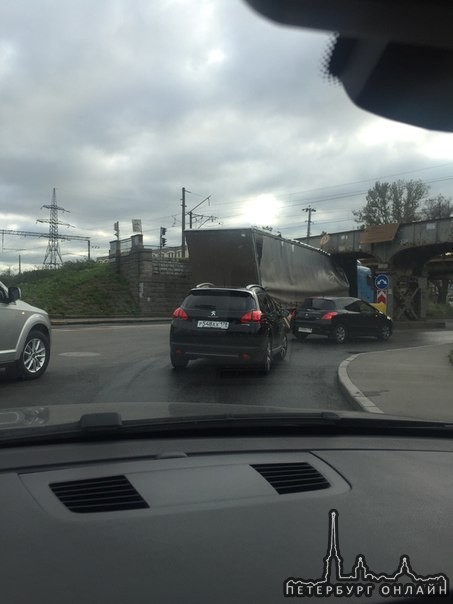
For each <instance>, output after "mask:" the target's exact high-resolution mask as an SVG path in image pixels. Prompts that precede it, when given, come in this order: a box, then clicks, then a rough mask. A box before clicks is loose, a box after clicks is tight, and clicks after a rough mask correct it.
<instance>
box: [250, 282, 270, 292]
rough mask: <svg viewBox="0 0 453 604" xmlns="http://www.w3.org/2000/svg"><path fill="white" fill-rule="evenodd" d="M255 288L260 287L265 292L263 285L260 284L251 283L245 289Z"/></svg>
mask: <svg viewBox="0 0 453 604" xmlns="http://www.w3.org/2000/svg"><path fill="white" fill-rule="evenodd" d="M254 287H258V288H259V289H262V290H263V291H265V290H264V287H263V286H262V285H260V284H259V283H249V285H247V286H246V288H245V289H252V288H254Z"/></svg>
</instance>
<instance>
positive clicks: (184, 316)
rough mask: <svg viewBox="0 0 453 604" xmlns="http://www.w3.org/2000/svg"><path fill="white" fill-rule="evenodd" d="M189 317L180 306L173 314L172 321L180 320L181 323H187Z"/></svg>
mask: <svg viewBox="0 0 453 604" xmlns="http://www.w3.org/2000/svg"><path fill="white" fill-rule="evenodd" d="M188 318H189V317H188V316H187V313H186V311H185V310H184V309H183V308H181V307H180V306H179V307H178V308H177V309H176V310H175V312H174V313H173V319H182V320H183V321H187V319H188Z"/></svg>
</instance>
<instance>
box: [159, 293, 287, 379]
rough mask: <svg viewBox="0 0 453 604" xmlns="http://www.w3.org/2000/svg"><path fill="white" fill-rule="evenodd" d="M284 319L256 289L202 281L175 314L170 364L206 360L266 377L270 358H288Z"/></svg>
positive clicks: (178, 365) (181, 365) (283, 313)
mask: <svg viewBox="0 0 453 604" xmlns="http://www.w3.org/2000/svg"><path fill="white" fill-rule="evenodd" d="M288 316H289V312H288V311H287V310H285V309H283V308H281V307H280V306H279V304H278V303H277V302H276V301H275V300H274V299H273V298H272V297H271V296H269V294H268V293H267V292H266V291H265V289H264V288H263V287H261V286H260V285H247V287H241V288H236V287H215V286H214V285H213V284H211V283H201V284H200V285H198V286H197V287H195V288H193V289H192V290H191V291H190V293H189V295H188V296H187V297H186V299H185V300H184V302H183V303H182V304H181V306H179V307H178V308H177V309H176V310H175V311H174V313H173V321H172V324H171V328H170V360H171V363H172V365H173V367H174V368H175V369H183V368H185V367H187V364H188V362H189V361H190V360H192V359H198V358H210V359H215V360H219V361H222V362H223V363H224V364H228V365H229V364H231V365H238V364H240V365H244V366H248V367H250V368H256V369H258V370H260V371H262V372H263V373H269V371H270V369H271V365H272V361H273V358H274V357H277V356H278V357H279V358H280V359H284V358H285V356H286V351H287V347H288V340H287V332H288V321H287V317H288Z"/></svg>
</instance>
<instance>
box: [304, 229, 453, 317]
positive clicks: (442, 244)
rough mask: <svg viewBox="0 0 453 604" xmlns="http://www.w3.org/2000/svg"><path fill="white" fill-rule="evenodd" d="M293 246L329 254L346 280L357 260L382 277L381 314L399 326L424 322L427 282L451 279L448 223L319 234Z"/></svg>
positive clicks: (452, 232) (452, 240) (452, 246)
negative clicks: (404, 322) (383, 298)
mask: <svg viewBox="0 0 453 604" xmlns="http://www.w3.org/2000/svg"><path fill="white" fill-rule="evenodd" d="M298 241H303V242H304V243H309V244H310V245H313V246H314V247H319V248H321V249H323V250H325V251H326V252H329V253H330V254H332V256H333V257H334V259H335V260H336V261H337V263H338V264H339V265H341V266H342V267H343V268H344V269H345V271H346V273H347V274H348V276H350V275H355V274H356V271H355V265H356V261H357V260H361V261H362V262H363V263H364V264H366V265H367V266H370V267H371V268H372V269H373V272H374V273H375V274H377V273H384V274H386V275H387V276H388V277H389V286H388V289H387V290H386V295H387V311H388V313H389V314H390V315H391V316H392V317H393V318H394V319H396V320H399V321H401V320H413V321H417V320H422V319H425V318H426V313H427V309H428V293H429V286H428V281H429V279H453V217H450V218H442V219H439V220H424V221H419V222H411V223H398V224H383V225H377V226H372V227H368V228H366V229H357V230H353V231H343V232H341V233H324V234H322V235H319V236H315V237H310V239H309V240H307V238H299V239H298ZM352 285H355V284H352Z"/></svg>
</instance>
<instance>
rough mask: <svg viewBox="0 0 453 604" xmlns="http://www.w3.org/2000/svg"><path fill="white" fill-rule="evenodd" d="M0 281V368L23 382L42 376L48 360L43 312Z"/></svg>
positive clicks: (48, 338)
mask: <svg viewBox="0 0 453 604" xmlns="http://www.w3.org/2000/svg"><path fill="white" fill-rule="evenodd" d="M20 297H21V292H20V289H19V288H18V287H10V288H8V287H6V286H5V285H4V284H3V283H2V282H1V281H0V368H2V367H5V368H6V370H7V372H8V374H9V375H10V376H12V377H17V378H19V379H23V380H33V379H36V378H39V377H41V376H42V374H43V373H44V372H45V370H46V369H47V365H48V364H49V359H50V343H51V327H50V320H49V315H48V314H47V313H46V311H45V310H41V309H40V308H36V307H35V306H30V304H27V303H26V302H23V301H22V300H21V299H20Z"/></svg>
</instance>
